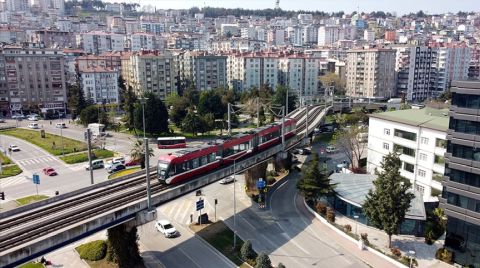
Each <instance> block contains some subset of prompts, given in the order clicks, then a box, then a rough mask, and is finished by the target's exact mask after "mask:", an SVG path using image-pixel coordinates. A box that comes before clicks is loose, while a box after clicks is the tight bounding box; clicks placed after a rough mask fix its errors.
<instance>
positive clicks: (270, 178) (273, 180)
mask: <svg viewBox="0 0 480 268" xmlns="http://www.w3.org/2000/svg"><path fill="white" fill-rule="evenodd" d="M275 182H276V180H275V178H274V177H271V176H269V177H267V184H268V185H272V184H274V183H275Z"/></svg>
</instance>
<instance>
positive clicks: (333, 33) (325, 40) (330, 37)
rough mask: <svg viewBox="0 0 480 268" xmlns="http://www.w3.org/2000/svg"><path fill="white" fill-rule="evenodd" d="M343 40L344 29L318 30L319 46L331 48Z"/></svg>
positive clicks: (329, 28) (324, 27) (334, 27)
mask: <svg viewBox="0 0 480 268" xmlns="http://www.w3.org/2000/svg"><path fill="white" fill-rule="evenodd" d="M343 38H344V33H343V29H342V28H340V27H339V26H321V27H320V28H318V46H330V45H332V44H334V43H335V42H337V41H338V40H341V39H343Z"/></svg>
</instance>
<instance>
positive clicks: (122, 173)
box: [108, 167, 140, 180]
mask: <svg viewBox="0 0 480 268" xmlns="http://www.w3.org/2000/svg"><path fill="white" fill-rule="evenodd" d="M139 170H140V168H139V167H134V168H129V169H124V170H120V171H117V172H115V173H113V174H110V175H109V176H108V179H109V180H112V179H117V178H120V177H123V176H127V175H130V174H132V173H135V172H137V171H139Z"/></svg>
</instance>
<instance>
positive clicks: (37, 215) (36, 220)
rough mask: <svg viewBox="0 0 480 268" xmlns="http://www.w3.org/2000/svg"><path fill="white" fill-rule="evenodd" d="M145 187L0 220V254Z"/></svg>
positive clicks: (140, 181)
mask: <svg viewBox="0 0 480 268" xmlns="http://www.w3.org/2000/svg"><path fill="white" fill-rule="evenodd" d="M315 108H316V109H315ZM321 111H322V109H321V108H320V107H318V108H317V107H314V109H312V108H311V111H310V112H311V116H312V118H314V117H315V116H317V115H318V114H319V113H320V112H321ZM305 113H306V112H305V111H302V112H300V113H298V114H297V115H295V116H294V118H295V119H297V120H301V119H302V118H303V117H304V116H305ZM299 125H300V127H297V133H299V132H301V131H303V130H304V129H305V120H301V122H299ZM299 141H300V140H299ZM297 143H298V142H296V143H295V144H293V145H292V146H290V148H292V147H293V146H295V145H296V144H297ZM153 181H154V180H153ZM145 184H146V182H145V175H139V176H137V177H135V178H131V179H128V180H125V181H121V182H118V183H114V184H112V185H109V186H105V187H102V188H98V189H95V190H92V191H90V192H86V193H83V194H79V195H78V196H74V197H70V198H68V199H65V200H61V201H58V202H54V203H52V204H48V205H45V206H42V207H39V208H36V209H32V210H29V211H26V212H23V213H19V214H15V215H12V216H10V217H8V218H5V219H2V220H0V252H5V251H6V250H9V249H12V248H14V247H16V246H19V245H22V244H24V243H26V242H29V241H32V240H34V239H37V238H40V237H43V236H45V235H47V234H51V233H52V232H55V231H58V230H61V229H63V228H66V227H68V226H71V225H74V224H77V223H79V222H81V221H83V220H86V219H88V218H90V217H92V215H100V214H101V213H104V212H107V211H111V210H114V209H116V208H120V207H122V206H124V205H127V204H129V203H131V202H132V201H134V200H138V199H141V198H142V197H145V196H146V185H145ZM167 188H168V186H167V185H161V184H159V183H155V182H154V183H153V184H152V187H151V192H152V194H157V193H159V192H161V191H164V190H165V189H167Z"/></svg>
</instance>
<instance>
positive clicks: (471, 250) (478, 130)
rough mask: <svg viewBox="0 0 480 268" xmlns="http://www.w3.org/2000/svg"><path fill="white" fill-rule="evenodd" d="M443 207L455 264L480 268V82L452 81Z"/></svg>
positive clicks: (447, 237) (446, 243)
mask: <svg viewBox="0 0 480 268" xmlns="http://www.w3.org/2000/svg"><path fill="white" fill-rule="evenodd" d="M451 92H452V105H451V107H450V113H449V114H450V124H449V129H448V131H447V153H446V154H445V163H446V165H445V176H444V180H443V192H442V198H441V199H440V207H441V208H443V209H445V214H446V215H447V216H448V222H447V235H446V238H445V246H446V247H447V248H448V249H450V250H453V251H454V254H453V256H454V261H455V263H458V264H461V265H465V266H467V265H471V266H475V267H476V266H479V265H480V255H478V254H476V253H477V252H478V249H479V248H480V236H479V235H478V234H479V233H480V150H479V149H478V147H479V146H478V145H477V139H478V138H479V137H480V136H479V135H480V123H479V122H478V120H477V114H478V113H479V111H480V105H479V104H480V94H479V92H480V82H479V81H453V82H452V87H451Z"/></svg>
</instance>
